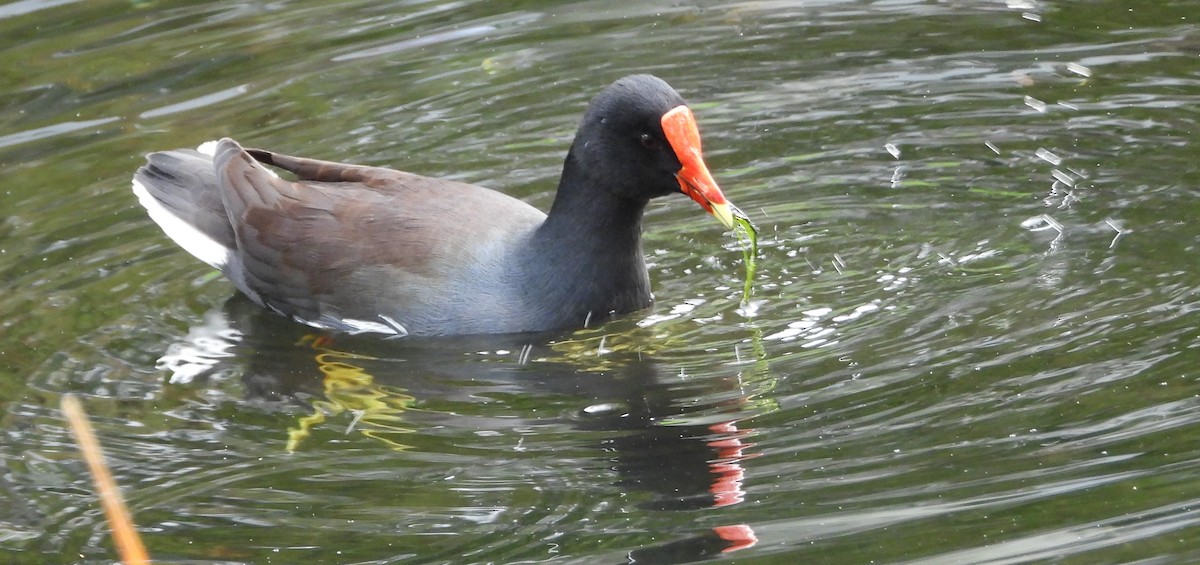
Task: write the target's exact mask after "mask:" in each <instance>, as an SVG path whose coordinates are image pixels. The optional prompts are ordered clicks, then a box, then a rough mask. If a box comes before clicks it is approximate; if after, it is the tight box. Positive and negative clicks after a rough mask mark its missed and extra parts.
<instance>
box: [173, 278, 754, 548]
mask: <svg viewBox="0 0 1200 565" xmlns="http://www.w3.org/2000/svg"><path fill="white" fill-rule="evenodd" d="M307 331H308V329H307V328H304V327H301V326H299V325H297V324H293V323H291V322H289V321H287V320H284V319H281V318H279V317H278V316H273V315H270V314H267V313H264V312H263V311H262V309H261V308H257V307H255V306H254V305H253V304H251V303H250V302H249V301H247V300H245V299H244V298H242V297H241V296H240V295H238V296H234V297H232V298H231V299H230V300H228V301H227V302H226V303H225V305H224V307H223V308H221V309H219V310H214V311H211V312H209V313H207V314H206V315H205V316H204V319H203V321H202V322H201V323H199V324H197V325H196V326H194V327H192V328H190V329H189V331H188V332H187V335H186V336H185V337H184V338H182V339H181V340H180V342H178V343H175V344H173V345H171V346H170V347H169V349H168V352H167V354H165V355H164V356H163V357H162V359H161V360H160V362H159V366H160V368H161V369H163V370H165V371H167V372H169V374H170V375H169V377H167V383H168V384H167V386H169V387H185V388H193V387H205V386H208V384H207V381H208V379H210V378H213V377H214V376H215V375H218V374H220V373H222V372H228V371H231V370H233V371H239V370H240V371H241V372H242V374H241V382H242V384H243V387H244V394H245V397H244V398H243V402H245V403H250V404H261V403H264V402H265V403H283V404H286V405H292V406H295V407H296V408H297V410H298V411H299V412H301V413H302V415H299V416H297V417H296V418H295V420H294V423H293V425H292V426H291V427H290V428H289V429H288V430H287V431H286V433H287V436H288V443H287V449H288V450H289V451H296V450H305V451H312V450H317V451H319V450H321V449H322V444H321V440H319V439H318V438H317V436H323V437H329V436H330V435H331V434H330V432H331V431H333V430H336V429H337V428H342V429H344V432H343V433H344V434H362V435H363V436H366V437H369V438H372V439H374V440H376V441H378V442H379V444H380V447H381V448H390V449H391V450H393V451H395V452H397V455H395V456H396V457H402V456H403V455H401V454H402V453H405V452H409V451H410V450H422V449H426V450H433V451H438V450H441V449H443V447H442V446H439V445H436V444H433V445H431V444H429V443H427V442H420V443H421V445H415V444H414V442H410V441H408V440H407V439H406V437H414V436H415V435H419V434H422V433H424V432H425V431H426V430H428V429H432V428H452V429H457V430H458V431H460V432H465V431H467V430H465V428H470V427H472V426H476V425H477V424H478V423H479V421H480V420H481V419H484V420H486V419H492V418H496V417H498V414H496V413H495V412H493V411H489V410H486V409H482V410H481V409H479V407H478V400H479V399H481V398H489V397H496V396H497V395H498V391H503V395H505V396H508V397H518V398H520V399H521V400H520V403H521V404H523V405H528V406H536V405H538V404H540V403H547V404H552V405H557V406H562V405H574V406H576V408H575V409H571V410H563V411H561V412H560V413H559V414H556V415H554V416H551V417H548V418H547V417H538V416H535V415H532V413H533V412H536V409H532V410H530V411H527V412H525V413H522V411H517V415H516V417H512V416H511V415H509V416H508V417H507V418H505V420H504V421H503V424H502V425H506V426H508V427H510V428H514V429H516V428H522V427H532V426H539V427H545V426H547V425H563V426H565V427H568V428H570V429H574V430H577V431H579V432H586V433H582V434H580V436H579V437H581V438H586V439H582V440H576V439H574V438H571V437H568V438H567V439H566V441H565V443H567V444H570V446H571V447H574V448H578V447H586V448H590V449H589V450H588V451H589V452H590V453H593V454H595V456H596V457H597V460H596V461H594V463H595V465H596V466H597V467H600V468H605V469H608V470H609V471H610V472H611V473H613V474H615V478H612V479H611V484H612V486H614V487H616V489H617V490H618V491H619V494H618V496H619V497H621V498H625V497H630V498H638V499H643V500H642V501H641V502H638V503H637V504H636V507H637V508H640V509H642V510H647V511H651V512H687V511H703V510H715V509H719V508H723V507H728V506H733V505H737V504H740V503H742V502H744V500H745V497H746V493H745V492H744V490H743V488H742V481H743V479H744V476H745V473H746V470H745V465H747V464H748V462H749V461H751V460H752V459H753V458H754V457H756V456H757V455H759V453H758V452H757V451H756V450H755V447H754V443H753V441H751V438H752V437H753V436H754V435H755V433H756V432H755V430H754V429H751V428H745V427H742V426H740V425H739V422H740V421H741V420H744V419H746V418H748V417H750V416H753V415H755V414H756V413H758V412H759V410H758V406H759V405H760V404H761V402H759V401H758V400H757V397H758V396H760V395H761V394H762V393H764V392H765V389H766V384H765V382H763V381H762V380H756V379H755V378H753V377H752V376H751V377H745V376H743V374H741V373H739V372H738V371H736V370H734V371H731V372H729V373H728V374H725V375H722V376H719V377H709V378H692V377H689V376H688V375H685V374H683V373H682V372H681V370H680V369H678V368H673V367H670V366H668V365H666V364H664V363H662V362H660V361H657V360H655V359H654V358H653V356H651V355H647V354H644V353H641V352H636V351H615V352H614V351H611V350H607V349H603V350H602V351H600V353H603V354H604V355H605V356H606V357H608V358H607V359H605V363H604V364H603V367H604V370H597V369H596V367H597V364H596V362H595V359H591V358H589V359H583V360H582V362H576V361H573V360H572V356H574V355H580V354H579V352H578V351H579V347H577V344H575V345H576V346H572V344H571V342H569V341H567V340H564V339H563V338H564V337H565V336H563V335H551V334H540V335H522V336H478V337H470V336H469V337H456V338H450V339H430V340H416V339H408V340H402V341H387V340H378V339H372V338H357V337H352V336H339V337H331V336H327V335H322V336H314V335H313V334H308V333H305V332H307ZM564 344H566V345H564ZM601 347H603V346H601ZM464 353H469V354H464ZM595 354H597V353H596V352H590V353H587V354H586V355H595ZM481 359H482V360H484V361H485V362H480V361H481ZM234 365H237V367H234ZM752 372H753V371H751V373H752ZM448 404H452V405H456V406H457V407H458V410H461V413H457V412H455V411H452V410H446V409H439V408H438V406H443V405H448ZM472 405H474V406H472ZM499 417H504V416H503V415H499ZM475 432H476V433H477V434H478V433H480V432H481V430H475ZM485 435H486V434H485ZM526 437H529V438H536V437H538V436H536V435H528V436H523V437H522V439H521V442H523V441H524V439H525V438H526ZM534 441H536V440H534ZM581 442H582V443H583V445H580V443H581ZM539 447H540V446H536V445H526V444H523V443H521V444H519V445H518V446H517V447H516V449H518V450H537V449H539ZM549 447H550V448H551V449H549V450H546V451H545V453H544V455H543V456H544V457H554V456H555V455H554V452H555V451H556V450H557V446H554V445H551V446H549ZM551 510H553V509H551ZM756 542H757V539H756V537H755V534H754V530H753V528H752V527H751V526H750V525H747V524H740V523H728V524H721V525H717V526H712V527H705V528H698V529H697V530H696V531H694V532H693V533H692V534H691V535H686V536H682V537H680V538H679V539H672V540H669V541H667V542H664V543H658V544H650V545H647V546H645V547H641V548H638V549H636V550H633V551H632V552H631V553H630V554H629V556H628V558H629V561H630V562H638V563H647V562H649V563H682V562H689V561H694V560H696V559H701V558H704V557H707V556H710V555H714V554H719V553H721V552H729V551H736V550H739V549H744V548H748V547H751V546H753V545H754V544H755V543H756Z"/></svg>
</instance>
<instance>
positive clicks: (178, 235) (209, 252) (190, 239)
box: [133, 179, 233, 270]
mask: <svg viewBox="0 0 1200 565" xmlns="http://www.w3.org/2000/svg"><path fill="white" fill-rule="evenodd" d="M133 193H134V194H136V195H137V197H138V203H140V204H141V205H142V207H143V208H145V209H146V212H147V213H149V214H150V219H152V220H154V223H156V224H158V227H160V228H162V231H163V233H166V234H167V237H170V238H171V239H172V240H174V241H175V243H177V244H179V246H180V247H182V248H183V249H184V251H187V252H188V253H191V254H192V255H195V256H196V258H197V259H199V260H201V261H204V262H205V263H208V264H209V265H212V266H213V267H215V268H217V269H222V270H223V269H224V268H225V265H228V264H229V259H230V257H231V256H232V255H233V250H231V249H229V248H228V247H225V246H224V245H221V244H220V243H217V241H216V240H214V239H212V238H211V237H208V236H207V235H204V233H203V232H201V231H200V230H198V229H196V228H194V227H192V226H191V224H188V223H187V222H185V221H183V220H181V219H179V217H178V216H176V215H175V214H172V213H171V212H170V211H169V210H167V209H166V208H165V207H164V206H163V205H162V203H160V202H159V201H158V200H156V199H155V198H154V197H153V196H151V195H150V191H149V190H146V187H145V186H143V185H142V183H140V182H138V181H137V179H134V180H133Z"/></svg>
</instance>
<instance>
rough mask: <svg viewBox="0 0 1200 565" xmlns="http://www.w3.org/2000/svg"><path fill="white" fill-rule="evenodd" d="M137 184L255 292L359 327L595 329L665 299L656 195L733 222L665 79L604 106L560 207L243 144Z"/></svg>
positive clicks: (587, 127)
mask: <svg viewBox="0 0 1200 565" xmlns="http://www.w3.org/2000/svg"><path fill="white" fill-rule="evenodd" d="M264 165H270V166H273V167H277V168H279V169H282V170H285V171H288V172H290V173H292V174H293V175H295V177H296V179H297V180H295V181H290V180H284V179H281V178H280V177H279V176H277V175H276V174H275V173H274V172H273V171H271V170H270V169H268V168H267V167H265V166H264ZM133 191H134V193H136V194H137V196H138V200H139V202H141V204H142V206H144V207H145V208H146V210H147V212H149V214H150V217H151V218H153V219H154V221H155V222H157V223H158V225H159V227H161V228H162V230H163V231H164V232H166V234H167V235H168V236H169V237H170V238H171V239H173V240H175V242H176V243H177V244H179V245H180V246H181V247H183V248H184V249H185V250H187V251H188V252H189V253H191V254H192V255H195V256H196V257H197V258H199V259H200V260H201V261H204V262H205V263H208V264H209V265H212V266H213V267H216V268H217V269H219V270H220V271H221V272H222V273H224V274H225V276H226V277H228V278H229V279H230V280H231V281H233V284H234V285H235V286H237V288H238V290H240V291H242V292H243V293H244V294H245V295H246V296H248V297H250V299H251V300H253V301H255V302H257V303H259V304H261V305H263V306H265V307H267V308H269V309H271V310H273V311H275V312H278V313H280V314H283V315H285V316H289V317H291V318H294V319H296V320H298V321H300V322H303V323H306V324H309V325H312V326H316V327H318V328H324V329H330V330H337V331H344V332H350V333H364V332H377V333H383V334H391V335H409V334H411V335H451V334H480V333H512V332H525V331H542V330H551V329H565V328H573V327H582V326H586V325H587V324H588V323H589V321H591V322H597V321H599V320H601V319H603V318H606V317H609V316H611V315H614V314H624V313H628V312H632V311H634V310H638V309H641V308H644V307H646V306H648V305H649V304H650V302H651V295H650V281H649V276H648V274H647V272H646V265H645V262H644V261H643V258H642V250H641V231H642V212H643V211H644V210H645V208H646V204H647V203H648V202H649V201H650V199H651V198H656V197H659V196H665V195H667V194H671V193H678V192H682V193H684V194H686V195H688V196H690V197H691V198H692V199H693V200H695V201H696V202H698V203H699V204H700V206H701V207H703V208H704V209H705V210H706V211H708V212H709V213H710V214H712V215H713V216H715V217H716V218H717V219H718V220H720V221H721V223H723V224H724V225H725V226H726V227H732V225H733V217H732V214H731V211H730V206H729V204H728V203H727V202H726V201H725V197H724V196H723V195H722V194H721V190H720V189H719V188H717V184H716V182H715V181H714V180H713V178H712V175H710V174H709V172H708V167H707V166H706V165H705V163H704V160H703V158H702V157H701V154H700V134H699V132H698V130H697V127H696V120H695V118H694V117H693V116H692V112H691V110H690V109H688V107H687V106H686V104H685V102H684V100H683V98H682V97H681V96H680V95H679V93H677V92H675V90H674V89H672V88H671V86H670V85H668V84H667V83H666V82H663V81H662V80H661V79H658V78H656V77H653V76H650V75H635V76H628V77H625V78H622V79H620V80H618V81H616V82H614V83H613V84H612V85H610V86H609V87H608V88H605V89H604V90H603V91H602V92H600V94H598V95H597V96H596V97H595V98H594V99H592V101H591V103H590V104H589V106H588V109H587V112H586V113H584V116H583V121H582V122H581V123H580V125H579V130H578V131H577V132H576V134H575V140H574V142H573V143H572V144H571V148H570V150H569V151H568V152H567V158H566V162H565V163H564V164H563V172H562V178H561V179H560V180H559V183H558V193H557V195H556V196H555V198H554V204H553V205H552V206H551V208H550V213H549V214H543V213H542V212H540V211H539V210H537V209H535V208H533V207H532V206H530V205H528V204H526V203H524V202H521V201H520V200H517V199H515V198H512V197H509V196H506V195H504V194H501V193H499V192H495V191H493V190H489V189H486V188H482V187H479V186H474V185H470V184H465V183H460V182H455V181H451V180H444V179H436V178H430V177H423V176H420V175H415V174H412V173H406V172H402V171H395V170H391V169H385V168H379V167H364V166H358V165H347V164H341V163H331V162H327V161H317V160H314V159H304V158H300V157H290V156H287V155H282V154H279V153H275V152H272V151H264V150H260V149H243V148H242V147H241V146H240V145H238V143H237V142H236V141H233V140H232V139H222V140H221V141H219V142H216V143H206V144H204V145H202V146H201V147H200V148H199V149H198V150H195V151H193V150H190V149H177V150H174V151H164V152H160V153H151V154H150V155H148V156H147V164H146V165H144V166H142V167H141V168H140V169H138V171H137V173H136V174H135V175H134V177H133Z"/></svg>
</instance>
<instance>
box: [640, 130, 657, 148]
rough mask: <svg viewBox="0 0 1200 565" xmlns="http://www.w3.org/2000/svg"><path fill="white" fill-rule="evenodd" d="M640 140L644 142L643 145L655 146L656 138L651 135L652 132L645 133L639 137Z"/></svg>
mask: <svg viewBox="0 0 1200 565" xmlns="http://www.w3.org/2000/svg"><path fill="white" fill-rule="evenodd" d="M639 140H640V141H641V142H642V145H643V146H644V147H654V138H653V137H651V136H650V134H648V133H643V134H642V135H641V136H640V137H639Z"/></svg>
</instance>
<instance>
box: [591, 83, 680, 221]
mask: <svg viewBox="0 0 1200 565" xmlns="http://www.w3.org/2000/svg"><path fill="white" fill-rule="evenodd" d="M685 104H686V102H685V101H684V99H683V97H682V96H680V95H679V93H678V92H675V89H674V88H671V85H669V84H667V83H666V82H664V81H663V80H662V79H660V78H658V77H655V76H651V75H631V76H627V77H625V78H622V79H620V80H618V81H616V82H614V83H612V84H611V85H609V86H608V88H605V89H604V90H603V91H601V92H600V94H597V95H596V97H595V98H593V99H592V101H591V103H590V104H589V105H588V109H587V112H586V113H585V114H584V115H583V121H582V123H580V125H579V131H578V132H577V133H576V134H575V143H574V144H573V145H572V146H571V152H572V154H573V156H574V158H575V159H576V160H577V164H578V165H579V166H580V167H581V168H582V169H583V170H584V171H587V173H588V176H589V177H592V180H593V183H592V184H593V187H594V188H600V187H603V188H604V189H606V190H609V191H611V192H614V193H616V194H617V195H619V196H621V197H624V198H632V199H646V200H649V199H651V198H656V197H659V196H664V195H667V194H671V193H673V192H680V185H679V181H678V180H676V177H675V175H676V173H678V172H679V170H680V169H681V168H682V166H683V165H682V164H681V163H680V161H679V158H678V157H677V156H676V155H675V151H674V150H673V149H672V147H671V144H670V143H669V142H668V141H667V138H666V135H665V134H664V133H663V126H662V117H663V114H666V113H667V112H669V111H670V110H671V109H673V108H676V107H678V106H683V105H685Z"/></svg>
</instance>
